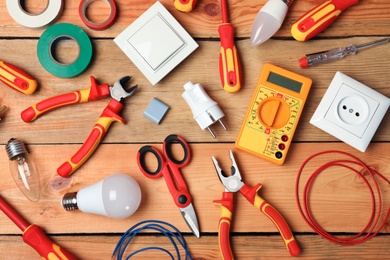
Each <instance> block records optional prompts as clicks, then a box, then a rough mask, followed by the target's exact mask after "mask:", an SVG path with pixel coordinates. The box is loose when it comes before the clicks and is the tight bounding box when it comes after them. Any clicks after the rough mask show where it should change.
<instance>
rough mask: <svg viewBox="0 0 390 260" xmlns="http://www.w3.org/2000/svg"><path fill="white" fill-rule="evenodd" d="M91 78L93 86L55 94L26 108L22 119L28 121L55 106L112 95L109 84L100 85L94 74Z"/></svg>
mask: <svg viewBox="0 0 390 260" xmlns="http://www.w3.org/2000/svg"><path fill="white" fill-rule="evenodd" d="M90 80H91V86H90V87H89V88H87V89H83V90H77V91H75V92H70V93H66V94H62V95H59V96H54V97H51V98H48V99H45V100H43V101H41V102H38V103H37V104H35V105H33V106H31V107H29V108H27V109H25V110H24V111H23V112H22V113H21V117H22V120H23V121H24V122H26V123H28V122H31V121H34V120H35V119H36V118H38V117H39V116H41V115H42V114H44V113H46V112H49V111H50V110H53V109H55V108H58V107H63V106H67V105H72V104H76V103H84V102H88V101H92V100H98V99H101V98H104V97H107V96H109V95H110V89H109V85H108V84H102V85H98V84H97V83H96V80H95V78H94V77H93V76H91V77H90Z"/></svg>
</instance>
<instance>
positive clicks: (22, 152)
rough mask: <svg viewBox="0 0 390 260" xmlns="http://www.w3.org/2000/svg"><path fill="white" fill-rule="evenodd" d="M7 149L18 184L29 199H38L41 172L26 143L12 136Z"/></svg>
mask: <svg viewBox="0 0 390 260" xmlns="http://www.w3.org/2000/svg"><path fill="white" fill-rule="evenodd" d="M5 150H6V151H7V154H8V158H9V160H10V161H9V169H10V171H11V175H12V177H13V178H14V180H15V183H16V185H17V186H18V187H19V189H20V190H21V191H22V193H23V194H24V195H25V196H26V197H27V198H28V199H29V200H31V201H34V202H36V201H38V200H39V197H40V189H41V185H40V180H39V172H38V170H37V167H36V165H35V163H34V161H33V160H32V159H31V156H30V154H29V153H28V151H27V149H26V146H25V144H24V143H23V142H22V141H19V140H18V139H15V138H11V139H10V140H9V141H8V142H7V144H6V146H5Z"/></svg>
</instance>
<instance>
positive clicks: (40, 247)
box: [0, 197, 77, 260]
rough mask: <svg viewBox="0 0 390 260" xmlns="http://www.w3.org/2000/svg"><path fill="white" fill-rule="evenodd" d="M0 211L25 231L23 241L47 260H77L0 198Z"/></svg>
mask: <svg viewBox="0 0 390 260" xmlns="http://www.w3.org/2000/svg"><path fill="white" fill-rule="evenodd" d="M0 210H1V211H3V212H4V214H5V215H7V217H8V218H9V219H10V220H12V221H13V222H14V223H15V225H16V226H18V228H20V230H22V231H23V235H22V236H23V241H24V242H25V243H26V244H28V245H30V246H31V247H32V248H34V249H35V251H37V252H38V253H39V255H40V256H41V257H42V259H46V260H53V259H56V260H77V258H76V257H75V256H73V255H72V254H70V253H69V252H68V251H66V250H65V249H63V248H61V247H60V246H58V245H56V244H54V243H53V241H51V240H50V239H49V238H48V237H47V236H46V234H45V233H44V232H43V231H42V229H41V228H40V227H39V226H37V225H34V224H32V225H30V224H28V223H27V222H26V221H25V220H24V219H23V218H22V217H21V216H20V215H19V214H18V213H17V212H16V211H15V210H14V209H13V208H12V207H11V206H10V205H9V204H8V203H7V202H5V200H3V199H2V198H1V197H0Z"/></svg>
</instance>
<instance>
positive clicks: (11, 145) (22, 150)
mask: <svg viewBox="0 0 390 260" xmlns="http://www.w3.org/2000/svg"><path fill="white" fill-rule="evenodd" d="M5 150H6V151H7V154H8V158H9V159H10V160H12V159H13V158H14V157H16V156H18V155H21V154H26V153H27V149H26V146H25V144H24V143H23V142H22V141H19V140H18V139H15V138H11V139H10V140H9V141H8V142H7V144H6V146H5Z"/></svg>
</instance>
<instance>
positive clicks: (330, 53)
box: [299, 38, 390, 68]
mask: <svg viewBox="0 0 390 260" xmlns="http://www.w3.org/2000/svg"><path fill="white" fill-rule="evenodd" d="M389 41H390V38H383V39H380V40H376V41H373V42H368V43H364V44H360V45H353V44H351V45H350V46H348V47H340V48H335V49H331V50H327V51H322V52H316V53H311V54H307V55H306V56H305V57H303V58H301V59H299V64H300V66H301V68H307V67H311V66H315V65H319V64H323V63H328V62H332V61H335V60H339V59H342V58H344V57H345V56H347V55H351V54H356V53H357V52H358V51H361V50H364V49H368V48H371V47H374V46H377V45H380V44H384V43H388V42H389Z"/></svg>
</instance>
